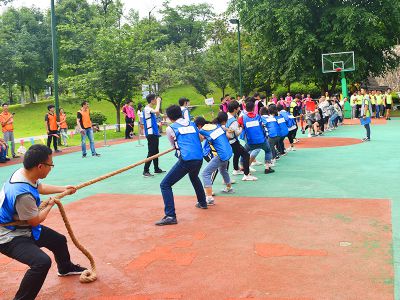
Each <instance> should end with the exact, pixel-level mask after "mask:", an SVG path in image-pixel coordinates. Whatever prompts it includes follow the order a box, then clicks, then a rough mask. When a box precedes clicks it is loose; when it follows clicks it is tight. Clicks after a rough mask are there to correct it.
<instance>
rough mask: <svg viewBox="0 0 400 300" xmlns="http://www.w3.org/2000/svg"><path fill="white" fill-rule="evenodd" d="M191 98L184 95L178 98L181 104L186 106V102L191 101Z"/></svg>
mask: <svg viewBox="0 0 400 300" xmlns="http://www.w3.org/2000/svg"><path fill="white" fill-rule="evenodd" d="M189 101H190V100H189V99H188V98H185V97H182V98H180V99H179V100H178V103H179V105H180V106H184V105H185V103H186V102H189Z"/></svg>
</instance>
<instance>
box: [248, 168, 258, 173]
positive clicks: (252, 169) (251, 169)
mask: <svg viewBox="0 0 400 300" xmlns="http://www.w3.org/2000/svg"><path fill="white" fill-rule="evenodd" d="M249 171H250V172H257V170H256V169H254V168H252V167H249Z"/></svg>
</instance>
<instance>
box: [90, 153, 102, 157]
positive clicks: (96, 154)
mask: <svg viewBox="0 0 400 300" xmlns="http://www.w3.org/2000/svg"><path fill="white" fill-rule="evenodd" d="M92 156H96V157H99V156H101V155H100V154H98V153H95V154H92Z"/></svg>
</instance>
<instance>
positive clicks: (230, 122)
mask: <svg viewBox="0 0 400 300" xmlns="http://www.w3.org/2000/svg"><path fill="white" fill-rule="evenodd" d="M234 122H237V119H236V118H235V117H233V118H230V119H228V121H227V122H226V125H225V127H226V128H229V126H231V125H232V124H233V123H234ZM240 135H242V134H240ZM234 136H235V137H234V138H232V139H231V140H237V141H239V139H238V137H237V136H236V134H234Z"/></svg>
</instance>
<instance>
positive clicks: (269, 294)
mask: <svg viewBox="0 0 400 300" xmlns="http://www.w3.org/2000/svg"><path fill="white" fill-rule="evenodd" d="M176 202H177V205H176V206H177V214H178V221H179V224H178V225H174V226H166V227H156V226H154V225H153V222H154V221H156V220H158V219H159V217H162V215H163V212H162V200H161V197H160V196H150V195H107V194H99V195H96V196H93V197H90V198H87V199H84V200H82V201H79V202H74V203H72V204H69V205H67V206H66V209H67V213H68V215H69V217H70V221H71V223H72V225H73V227H74V229H75V231H76V234H77V236H78V238H79V240H80V241H81V243H82V244H83V245H85V246H86V247H87V248H88V249H89V250H90V251H91V252H92V254H93V255H94V257H95V259H96V262H97V270H98V280H97V281H96V282H94V283H90V284H81V283H79V281H78V277H76V276H75V277H69V278H58V277H57V275H56V266H55V264H54V263H53V266H52V269H51V270H50V272H49V275H48V277H47V280H46V282H45V285H44V287H43V289H42V291H41V294H40V296H39V298H38V299H43V300H44V299H52V300H53V299H90V300H106V299H108V300H111V299H112V300H117V299H118V300H128V299H129V300H139V299H140V300H144V299H146V300H147V299H223V300H225V299H253V300H254V299H268V300H271V299H275V300H277V299H279V300H294V299H297V300H299V299H302V300H305V299H329V300H334V299H338V300H339V299H340V300H343V299H346V300H348V299H363V300H367V299H371V300H372V299H373V300H379V299H393V285H392V284H391V283H390V282H391V281H392V278H393V267H392V257H391V240H392V233H391V223H390V220H391V217H390V201H388V200H366V199H363V200H360V199H358V200H357V199H299V198H290V199H286V198H242V197H230V198H229V197H219V196H217V197H216V205H215V206H213V207H210V208H209V209H208V210H201V209H197V208H195V207H194V204H195V199H194V197H177V199H176ZM46 225H48V226H51V227H52V228H54V229H57V230H59V231H61V232H63V233H65V232H66V231H65V229H64V226H63V224H62V221H61V218H60V215H59V213H58V211H56V210H55V211H54V212H52V215H51V217H50V219H49V220H48V222H47V224H46ZM70 249H71V252H72V257H73V261H74V262H77V263H80V264H82V265H87V264H88V262H87V260H86V259H85V258H84V257H83V256H82V254H80V253H79V251H78V250H77V249H75V247H74V246H73V245H72V244H70ZM0 265H1V267H0V282H1V283H2V284H1V286H0V298H1V299H11V298H12V296H13V293H14V292H15V291H16V289H17V287H18V285H19V282H20V280H21V278H22V276H23V273H24V270H26V267H25V266H24V265H22V264H19V263H17V262H15V261H11V260H9V259H8V258H6V257H5V256H0Z"/></svg>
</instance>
